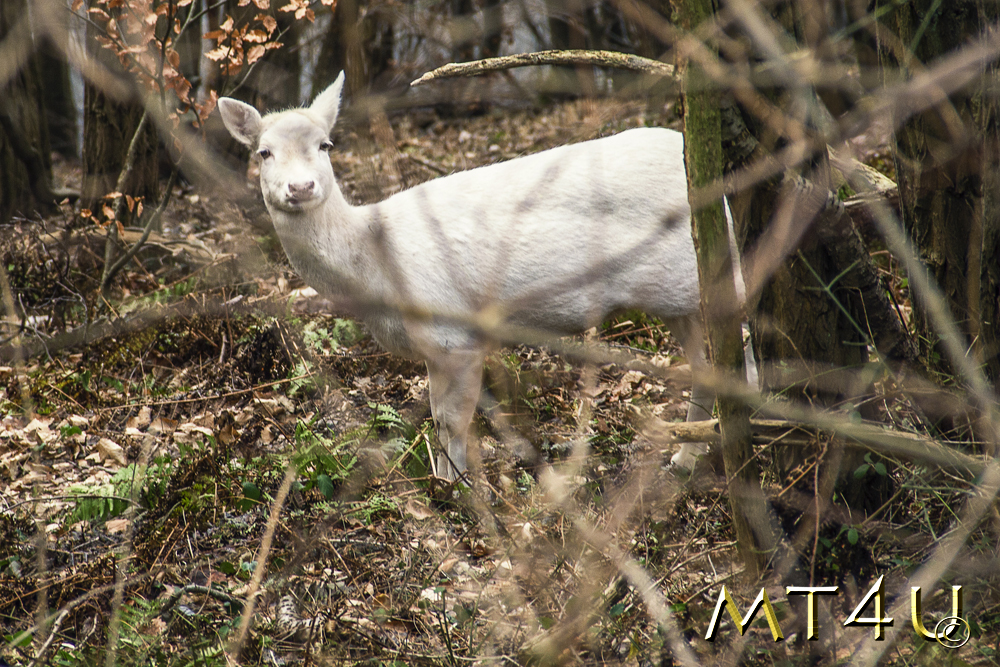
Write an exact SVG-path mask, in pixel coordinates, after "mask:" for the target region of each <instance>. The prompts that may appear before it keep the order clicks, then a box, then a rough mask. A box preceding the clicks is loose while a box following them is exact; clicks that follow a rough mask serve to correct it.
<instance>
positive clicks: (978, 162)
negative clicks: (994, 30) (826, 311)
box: [880, 0, 1000, 382]
mask: <svg viewBox="0 0 1000 667" xmlns="http://www.w3.org/2000/svg"><path fill="white" fill-rule="evenodd" d="M998 17H1000V8H998V6H997V5H996V3H994V2H987V1H986V0H949V2H943V3H942V2H934V0H914V1H913V2H910V3H905V4H902V5H900V6H898V7H896V8H895V9H894V11H893V12H892V14H891V15H890V16H888V17H887V18H886V25H887V26H888V27H889V29H890V30H891V31H893V32H895V33H896V34H897V35H898V40H895V39H893V40H882V42H881V43H880V46H881V56H882V58H883V60H884V61H885V62H887V63H889V64H891V65H893V66H894V67H898V68H899V69H898V73H899V76H900V77H901V78H903V79H908V78H910V77H911V76H913V75H915V74H917V73H919V72H920V71H921V70H922V69H923V68H924V67H925V66H926V65H930V64H931V63H932V62H933V61H935V60H936V59H938V58H940V57H943V56H945V55H947V54H949V53H953V52H956V51H958V50H959V49H961V48H962V47H964V46H966V45H967V44H969V43H970V42H971V41H973V40H975V39H977V38H979V37H980V36H982V35H983V34H984V32H985V31H986V30H987V29H988V28H990V27H992V26H994V25H996V22H997V20H998ZM997 71H998V68H997V66H996V64H995V62H994V64H992V65H991V66H990V67H989V68H988V69H987V71H986V72H985V73H984V74H983V76H982V77H981V78H979V79H977V80H976V81H975V82H974V83H973V84H971V85H969V86H967V87H966V88H964V89H963V90H961V91H959V92H957V93H954V94H952V95H951V96H950V97H949V98H948V99H947V100H946V101H944V102H943V103H941V104H938V105H935V106H934V107H932V108H930V109H928V110H927V111H924V112H922V113H919V114H916V115H914V116H912V117H910V118H908V119H905V122H904V123H903V124H902V126H901V127H900V128H899V130H898V131H897V132H896V133H895V135H894V157H895V165H896V174H897V181H898V185H899V194H900V211H901V214H902V218H903V224H904V225H905V226H906V228H907V229H908V230H909V232H910V234H911V236H912V238H913V240H914V242H915V244H916V246H917V248H918V249H919V252H920V258H921V260H922V261H923V263H924V265H925V266H926V267H927V269H928V271H929V272H930V274H931V276H932V277H933V278H934V279H935V280H936V281H937V283H938V284H939V285H940V286H941V288H942V289H943V291H944V293H945V295H946V296H947V299H948V303H949V306H950V307H951V314H952V317H953V318H954V319H955V321H956V323H957V324H958V326H959V329H960V330H961V331H962V332H963V333H964V334H965V335H966V337H967V340H966V341H965V344H966V345H967V346H971V348H972V353H973V355H974V356H975V357H976V359H977V361H979V362H980V363H981V364H982V365H983V368H984V369H985V371H986V373H987V375H988V377H989V378H990V379H991V380H992V381H994V382H996V381H997V380H998V379H1000V264H998V263H997V258H998V257H1000V201H998V199H1000V127H998V125H1000V124H998V121H997V116H998V110H1000V107H998V103H997V98H996V95H995V91H993V90H991V88H993V87H994V86H995V81H996V75H997ZM900 120H904V119H900ZM913 305H914V315H915V317H914V325H915V328H916V332H917V336H918V340H919V341H920V345H921V353H922V357H923V358H924V359H925V361H926V362H927V363H928V365H929V366H930V368H931V369H932V370H935V371H937V372H940V373H942V374H944V375H947V376H953V375H954V374H955V372H956V371H955V368H954V367H953V366H952V365H951V363H950V362H949V361H948V359H947V358H946V356H945V353H944V349H943V347H942V346H941V344H940V341H939V338H938V333H937V332H936V331H935V330H934V327H933V326H932V325H931V322H930V319H929V317H928V314H927V312H926V310H925V309H924V306H923V304H922V303H921V301H920V299H914V300H913Z"/></svg>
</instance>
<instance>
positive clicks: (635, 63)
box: [410, 49, 676, 86]
mask: <svg viewBox="0 0 1000 667" xmlns="http://www.w3.org/2000/svg"><path fill="white" fill-rule="evenodd" d="M538 65H593V66H595V67H614V68H617V69H626V70H631V71H633V72H644V73H646V74H654V75H658V76H663V77H671V78H672V77H675V76H676V71H675V70H676V68H675V67H674V66H673V65H668V64H666V63H661V62H660V61H658V60H650V59H649V58H643V57H641V56H633V55H631V54H628V53H618V52H616V51H587V50H570V51H560V50H555V49H553V50H549V51H535V52H534V53H518V54H515V55H512V56H500V57H498V58H485V59H483V60H473V61H471V62H467V63H448V64H447V65H443V66H441V67H438V68H437V69H434V70H431V71H430V72H427V73H426V74H424V75H423V76H421V77H420V78H419V79H416V80H414V81H412V82H411V83H410V85H411V86H419V85H421V84H424V83H427V82H429V81H435V80H437V79H450V78H454V77H459V76H478V75H480V74H485V73H486V72H499V71H501V70H508V69H514V68H517V67H537V66H538Z"/></svg>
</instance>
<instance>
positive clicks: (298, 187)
mask: <svg viewBox="0 0 1000 667" xmlns="http://www.w3.org/2000/svg"><path fill="white" fill-rule="evenodd" d="M315 187H316V181H304V182H302V183H289V184H288V194H290V195H293V196H301V195H311V194H312V192H313V189H314V188H315Z"/></svg>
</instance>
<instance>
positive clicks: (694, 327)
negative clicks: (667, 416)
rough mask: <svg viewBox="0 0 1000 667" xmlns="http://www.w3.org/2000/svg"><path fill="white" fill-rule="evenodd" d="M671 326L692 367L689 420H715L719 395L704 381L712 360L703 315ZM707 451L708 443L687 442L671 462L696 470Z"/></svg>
mask: <svg viewBox="0 0 1000 667" xmlns="http://www.w3.org/2000/svg"><path fill="white" fill-rule="evenodd" d="M667 326H668V327H670V331H671V333H673V334H674V336H675V337H676V338H677V339H678V340H679V341H680V344H681V347H683V348H684V353H685V354H686V355H687V358H688V363H689V364H690V365H691V385H692V386H691V400H690V401H689V402H688V413H687V420H688V421H689V422H697V421H705V420H707V419H711V418H712V407H713V406H714V405H715V392H714V391H712V389H711V388H710V387H708V386H706V384H705V382H704V380H705V378H706V377H707V376H708V372H709V370H710V369H709V365H708V359H707V358H706V357H705V334H704V332H703V330H702V326H701V319H700V316H699V315H697V314H694V315H688V316H686V317H683V318H677V319H673V320H670V321H669V322H667ZM706 452H708V445H707V444H706V443H699V442H685V443H684V444H682V445H681V449H680V451H679V452H677V453H676V454H674V455H673V457H671V459H670V463H671V464H672V465H675V466H678V467H680V468H684V469H686V470H692V469H693V468H694V464H695V462H696V461H697V460H698V457H699V456H704V455H705V453H706Z"/></svg>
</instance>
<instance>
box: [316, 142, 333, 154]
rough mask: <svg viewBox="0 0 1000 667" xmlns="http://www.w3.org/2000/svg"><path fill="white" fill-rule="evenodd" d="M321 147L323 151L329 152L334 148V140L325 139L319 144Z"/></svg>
mask: <svg viewBox="0 0 1000 667" xmlns="http://www.w3.org/2000/svg"><path fill="white" fill-rule="evenodd" d="M319 149H320V150H321V151H326V152H327V153H329V152H330V151H332V150H333V142H332V141H330V140H329V139H327V140H326V141H324V142H323V143H321V144H320V145H319Z"/></svg>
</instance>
